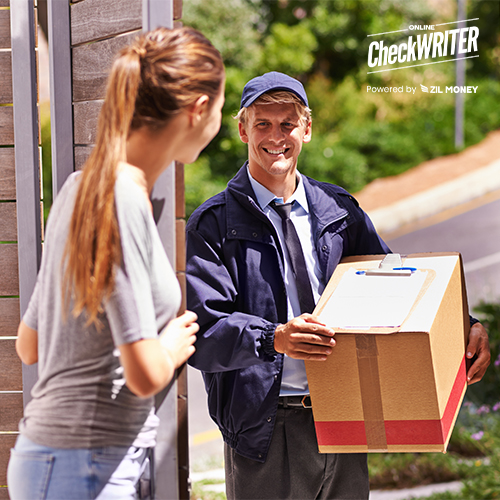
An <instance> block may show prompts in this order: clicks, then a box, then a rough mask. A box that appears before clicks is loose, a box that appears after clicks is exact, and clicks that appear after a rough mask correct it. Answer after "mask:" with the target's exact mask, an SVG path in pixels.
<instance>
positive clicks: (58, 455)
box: [7, 435, 147, 500]
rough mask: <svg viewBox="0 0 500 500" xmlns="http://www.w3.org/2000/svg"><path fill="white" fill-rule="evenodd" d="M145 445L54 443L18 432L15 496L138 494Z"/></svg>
mask: <svg viewBox="0 0 500 500" xmlns="http://www.w3.org/2000/svg"><path fill="white" fill-rule="evenodd" d="M146 456H147V449H146V448H136V447H131V448H125V447H117V446H110V447H105V448H91V449H64V448H50V447H48V446H41V445H38V444H36V443H33V442H32V441H30V440H29V439H27V438H26V437H24V436H22V435H20V436H19V437H18V439H17V441H16V445H15V447H14V448H13V449H12V450H11V455H10V461H9V467H8V469H7V484H8V486H9V495H10V498H11V500H87V499H88V500H90V499H100V500H108V499H116V500H125V499H136V498H138V497H137V484H138V481H139V478H140V477H141V474H142V473H143V471H144V468H145V466H146V463H147V461H146V460H145V459H146Z"/></svg>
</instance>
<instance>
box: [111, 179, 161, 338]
mask: <svg viewBox="0 0 500 500" xmlns="http://www.w3.org/2000/svg"><path fill="white" fill-rule="evenodd" d="M115 200H116V212H117V218H118V226H119V230H120V241H121V254H122V260H121V264H120V266H117V267H116V269H115V286H114V290H113V293H112V294H111V296H110V297H109V299H108V301H107V303H106V307H105V310H106V314H107V318H108V321H109V325H110V329H111V333H112V335H113V339H114V342H115V344H116V345H122V344H128V343H131V342H136V341H138V340H141V339H145V338H155V337H156V336H157V335H158V330H157V324H156V315H155V308H154V301H153V294H152V288H151V234H150V223H149V218H150V217H151V215H150V214H149V213H148V207H147V200H146V198H145V196H144V194H143V193H142V192H141V191H140V189H139V188H138V187H137V186H136V185H135V184H133V181H131V180H129V179H128V178H125V179H124V176H120V177H119V179H118V181H117V187H116V189H115Z"/></svg>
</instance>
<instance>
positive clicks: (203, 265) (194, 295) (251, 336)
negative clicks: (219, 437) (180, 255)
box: [186, 213, 278, 373]
mask: <svg viewBox="0 0 500 500" xmlns="http://www.w3.org/2000/svg"><path fill="white" fill-rule="evenodd" d="M193 217H194V216H193ZM186 229H187V230H186V245H187V249H186V257H187V261H186V283H187V306H188V309H190V310H191V311H194V312H195V313H196V314H197V315H198V323H199V325H200V330H199V332H198V339H197V341H196V344H195V347H196V352H195V354H194V355H193V356H192V357H191V358H190V359H189V364H191V365H192V366H194V367H195V368H197V369H199V370H202V371H204V372H212V373H213V372H221V371H230V370H237V369H243V368H247V367H249V366H251V365H255V364H259V363H264V362H269V361H274V360H275V359H276V356H278V353H277V352H276V351H275V350H274V331H275V329H276V326H277V324H278V323H272V322H270V321H267V320H265V319H263V318H261V317H259V316H254V315H251V314H246V313H244V312H240V311H239V310H238V308H237V300H238V290H237V286H236V283H235V277H234V272H233V273H231V270H230V269H229V266H228V265H226V263H225V262H224V258H223V252H222V243H223V238H224V237H225V234H224V229H223V228H221V227H220V225H219V223H218V221H217V218H216V216H215V215H214V214H213V213H212V214H207V215H206V216H205V217H203V223H202V224H196V223H195V222H193V221H192V220H190V221H189V222H188V225H187V228H186Z"/></svg>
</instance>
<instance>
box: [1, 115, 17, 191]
mask: <svg viewBox="0 0 500 500" xmlns="http://www.w3.org/2000/svg"><path fill="white" fill-rule="evenodd" d="M0 109H1V108H0ZM15 199H16V169H15V158H14V148H0V200H15Z"/></svg>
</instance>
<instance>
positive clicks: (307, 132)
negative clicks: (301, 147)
mask: <svg viewBox="0 0 500 500" xmlns="http://www.w3.org/2000/svg"><path fill="white" fill-rule="evenodd" d="M311 137H312V122H311V120H309V122H308V124H307V125H306V130H305V132H304V137H303V139H302V142H311Z"/></svg>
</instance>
